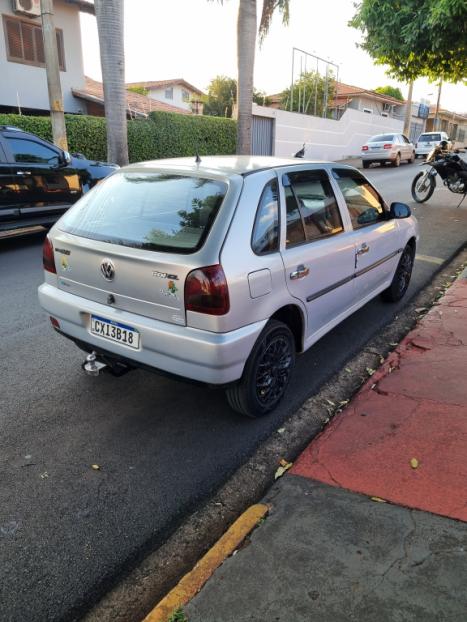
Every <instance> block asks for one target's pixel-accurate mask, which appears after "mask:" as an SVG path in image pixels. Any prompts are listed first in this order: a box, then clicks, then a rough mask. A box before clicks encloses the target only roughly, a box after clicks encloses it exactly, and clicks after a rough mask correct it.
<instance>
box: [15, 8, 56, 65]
mask: <svg viewBox="0 0 467 622" xmlns="http://www.w3.org/2000/svg"><path fill="white" fill-rule="evenodd" d="M3 29H4V32H5V43H6V52H7V60H9V61H10V62H12V63H22V64H23V65H34V66H36V67H45V57H44V42H43V39H42V27H41V26H40V25H38V24H34V23H32V22H27V21H24V20H21V19H18V18H16V17H10V16H6V15H4V16H3ZM55 34H56V37H57V49H58V65H59V67H60V69H61V71H66V68H65V48H64V45H63V31H62V30H60V29H59V28H56V29H55Z"/></svg>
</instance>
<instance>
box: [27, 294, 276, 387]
mask: <svg viewBox="0 0 467 622" xmlns="http://www.w3.org/2000/svg"><path fill="white" fill-rule="evenodd" d="M38 293H39V302H40V305H41V307H42V308H43V309H44V310H45V311H46V312H47V313H49V314H50V315H52V316H53V317H54V318H56V319H57V320H58V321H59V323H60V332H62V333H63V334H64V335H65V336H67V337H69V338H71V339H73V340H75V341H79V342H81V343H82V344H87V345H89V346H90V347H91V349H92V348H93V347H94V348H95V349H96V350H102V349H105V350H106V351H107V352H109V353H111V354H113V355H115V356H116V357H122V358H123V359H126V360H128V361H133V362H134V363H135V366H142V367H149V368H153V369H155V370H160V371H163V372H166V373H169V374H173V375H176V376H181V377H183V378H189V379H191V380H196V381H198V382H203V383H207V384H228V383H230V382H234V381H235V380H238V379H239V378H240V377H241V375H242V373H243V368H244V365H245V362H246V360H247V358H248V356H249V354H250V352H251V349H252V348H253V345H254V343H255V341H256V339H257V337H258V335H259V334H260V333H261V331H262V329H263V327H264V325H265V324H266V321H267V320H263V321H261V322H255V323H254V324H249V325H248V326H243V327H242V328H238V329H237V330H233V331H230V332H228V333H212V332H209V331H204V330H199V329H197V328H189V327H187V326H177V325H175V324H169V323H167V322H161V321H159V320H153V319H151V318H148V317H144V316H141V315H136V314H133V313H129V312H127V311H121V310H119V309H114V308H112V307H109V306H107V305H102V304H99V303H97V302H93V301H91V300H87V299H85V298H81V297H80V296H75V295H74V294H69V293H68V292H63V291H62V290H60V289H58V288H57V287H54V286H52V285H49V284H47V283H43V284H42V285H41V286H40V287H39V290H38ZM91 314H94V315H99V316H101V317H104V318H107V319H109V320H113V321H115V322H120V323H122V324H126V325H128V326H131V327H132V328H133V329H134V330H137V331H138V332H139V333H140V335H141V337H140V348H139V349H138V350H133V349H132V348H129V347H127V346H124V345H122V344H119V343H114V342H112V341H109V340H107V339H104V338H103V337H98V336H96V335H92V334H91V333H90V332H89V325H90V316H91Z"/></svg>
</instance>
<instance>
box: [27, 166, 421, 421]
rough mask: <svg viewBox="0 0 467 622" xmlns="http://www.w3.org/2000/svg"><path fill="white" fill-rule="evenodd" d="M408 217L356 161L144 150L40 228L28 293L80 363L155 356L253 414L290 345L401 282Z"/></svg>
mask: <svg viewBox="0 0 467 622" xmlns="http://www.w3.org/2000/svg"><path fill="white" fill-rule="evenodd" d="M417 239H418V226H417V222H416V220H415V218H414V217H413V216H411V214H410V209H409V208H408V206H407V205H404V204H403V203H393V204H392V205H391V207H388V206H387V204H386V203H385V201H384V199H383V198H382V197H381V195H380V193H379V192H378V191H377V190H376V189H375V188H374V187H373V186H372V185H371V184H370V182H369V181H368V180H367V179H366V178H365V177H364V176H363V175H362V174H361V173H359V171H357V170H356V169H354V168H351V167H349V166H344V165H339V164H335V163H325V162H303V161H300V162H297V160H282V159H278V158H266V157H249V156H243V157H235V156H224V157H206V158H203V160H202V162H195V160H194V158H193V159H188V158H182V159H173V160H165V161H162V160H161V161H155V162H145V163H142V164H135V165H131V166H128V167H125V168H123V169H120V170H119V171H117V172H116V173H114V174H113V175H111V176H110V177H108V178H107V179H106V180H105V181H103V182H102V183H101V184H100V185H99V186H97V187H96V188H95V189H94V190H92V191H91V192H89V193H87V194H86V195H85V196H84V197H83V198H82V199H80V200H79V201H78V202H77V203H76V204H75V205H74V206H73V207H72V208H71V209H70V210H69V211H68V212H67V213H66V214H65V215H64V216H63V217H62V218H61V219H60V220H59V221H58V222H57V224H56V225H55V226H54V227H53V228H52V229H51V231H50V232H49V235H48V237H47V238H46V240H45V243H44V269H45V282H44V283H43V284H42V285H41V286H40V287H39V300H40V303H41V305H42V307H43V308H44V309H45V310H46V311H47V313H48V314H49V315H50V319H51V322H52V325H53V327H54V328H55V329H56V331H57V332H59V333H60V334H62V335H64V336H66V337H68V338H69V339H71V340H72V341H74V342H75V343H76V344H77V345H78V346H79V347H80V348H82V349H83V350H84V351H85V352H87V353H88V357H87V360H86V362H85V363H84V365H83V366H84V368H85V370H86V371H87V372H88V373H90V374H94V375H97V374H98V373H99V371H100V370H102V369H107V370H108V371H110V372H112V373H114V374H117V375H120V374H122V373H124V372H126V371H128V370H130V369H132V368H136V367H142V368H145V369H150V370H159V371H162V372H165V373H169V374H173V375H175V376H178V377H182V378H188V379H191V380H196V381H199V382H202V383H205V384H207V385H217V386H222V387H224V388H225V389H226V392H227V397H228V401H229V403H230V405H231V407H232V408H233V409H235V410H236V411H239V412H241V413H243V414H246V415H249V416H253V417H257V416H261V415H264V414H266V413H267V412H269V411H271V410H272V409H273V408H274V407H275V406H276V405H277V404H278V403H279V401H280V400H281V399H282V397H283V396H284V393H285V391H286V389H287V385H288V383H289V379H290V376H291V373H292V369H293V366H294V363H295V356H296V353H300V352H304V351H305V350H307V349H308V348H310V346H311V345H313V344H314V343H315V342H316V341H317V340H318V339H320V337H322V336H323V335H324V334H326V333H327V332H328V331H330V330H331V329H332V328H333V327H334V326H336V324H338V323H339V322H341V321H342V320H343V319H344V318H346V317H347V316H349V315H350V314H351V313H354V312H355V311H356V310H357V309H359V308H360V307H362V306H363V305H364V304H365V303H367V302H368V301H369V300H371V299H372V298H373V297H374V296H376V295H377V294H379V293H382V294H383V296H384V298H385V299H386V300H389V301H397V300H399V299H400V298H402V296H403V295H404V294H405V292H406V290H407V287H408V284H409V281H410V276H411V272H412V266H413V261H414V257H415V247H416V242H417Z"/></svg>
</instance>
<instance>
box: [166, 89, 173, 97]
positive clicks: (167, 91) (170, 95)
mask: <svg viewBox="0 0 467 622" xmlns="http://www.w3.org/2000/svg"><path fill="white" fill-rule="evenodd" d="M173 98H174V90H173V87H170V89H165V99H173Z"/></svg>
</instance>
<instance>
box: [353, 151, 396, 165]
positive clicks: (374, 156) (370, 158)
mask: <svg viewBox="0 0 467 622" xmlns="http://www.w3.org/2000/svg"><path fill="white" fill-rule="evenodd" d="M396 155H397V151H394V152H392V151H389V150H388V151H385V152H384V153H383V152H382V151H379V152H376V153H371V151H370V152H367V151H362V154H361V157H362V160H363V161H364V162H393V161H394V160H395V159H396Z"/></svg>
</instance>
